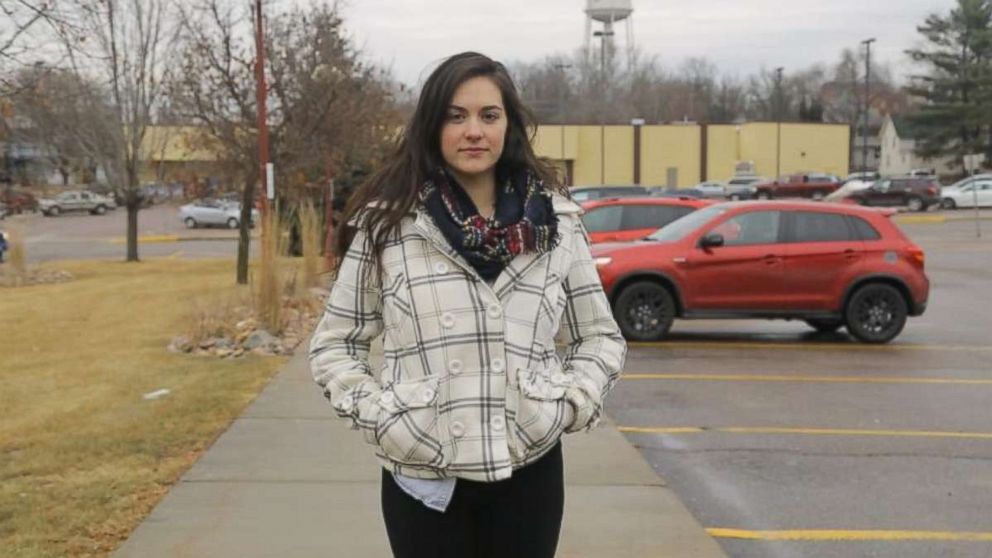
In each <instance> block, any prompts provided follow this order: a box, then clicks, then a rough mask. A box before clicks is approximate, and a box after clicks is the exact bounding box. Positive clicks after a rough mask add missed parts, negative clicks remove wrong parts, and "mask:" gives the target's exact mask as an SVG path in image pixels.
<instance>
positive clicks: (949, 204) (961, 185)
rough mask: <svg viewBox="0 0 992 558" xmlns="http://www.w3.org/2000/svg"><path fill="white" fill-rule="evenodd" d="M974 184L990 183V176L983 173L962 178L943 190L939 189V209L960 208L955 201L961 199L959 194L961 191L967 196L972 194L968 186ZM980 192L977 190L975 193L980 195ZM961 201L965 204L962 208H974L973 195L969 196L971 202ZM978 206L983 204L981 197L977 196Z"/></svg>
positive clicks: (991, 180)
mask: <svg viewBox="0 0 992 558" xmlns="http://www.w3.org/2000/svg"><path fill="white" fill-rule="evenodd" d="M976 182H985V183H988V182H992V174H988V173H985V174H976V175H973V176H969V177H967V178H963V179H961V180H958V181H957V182H955V183H954V184H951V185H950V186H944V187H943V188H941V189H940V198H941V199H940V205H941V207H943V208H944V209H954V208H956V207H961V206H959V205H958V204H957V201H956V200H958V199H960V198H961V196H960V194H961V192H962V191H967V192H968V193H969V194H971V193H972V192H971V187H970V186H971V185H972V184H974V183H976ZM981 192H982V189H981V188H979V190H978V192H977V193H979V194H981ZM963 201H965V202H966V203H967V205H965V206H964V207H974V195H973V194H972V196H971V201H968V200H963ZM978 205H979V206H982V205H984V204H983V202H982V201H981V196H979V203H978Z"/></svg>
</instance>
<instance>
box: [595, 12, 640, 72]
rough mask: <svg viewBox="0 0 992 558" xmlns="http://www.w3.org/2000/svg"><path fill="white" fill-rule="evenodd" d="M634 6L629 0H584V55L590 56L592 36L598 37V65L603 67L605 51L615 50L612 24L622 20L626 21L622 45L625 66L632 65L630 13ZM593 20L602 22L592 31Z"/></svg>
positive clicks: (631, 20) (632, 49) (631, 19)
mask: <svg viewBox="0 0 992 558" xmlns="http://www.w3.org/2000/svg"><path fill="white" fill-rule="evenodd" d="M632 13H634V6H633V5H632V2H631V0H586V37H585V43H586V56H592V49H591V48H590V46H591V44H590V43H591V42H592V39H593V38H598V39H599V40H600V43H599V60H600V67H601V68H605V65H606V59H607V53H608V52H616V50H615V49H616V46H615V45H616V41H615V40H614V36H615V31H614V30H613V24H614V23H617V22H620V21H623V22H625V23H626V33H627V36H626V37H625V41H624V47H625V50H626V55H627V56H626V58H627V66H628V67H630V66H631V65H633V59H634V20H633V18H631V14H632ZM593 21H595V22H597V23H599V24H602V25H601V28H600V29H599V30H597V31H593Z"/></svg>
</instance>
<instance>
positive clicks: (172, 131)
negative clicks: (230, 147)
mask: <svg viewBox="0 0 992 558" xmlns="http://www.w3.org/2000/svg"><path fill="white" fill-rule="evenodd" d="M212 146H213V142H212V141H211V139H210V137H209V136H208V135H207V134H206V133H205V131H204V130H202V129H200V128H197V127H195V126H149V127H148V128H147V129H146V130H145V137H144V138H143V141H142V142H141V152H142V160H143V161H144V162H145V164H144V167H143V168H142V169H141V174H140V179H141V182H142V183H147V182H160V183H170V182H192V181H197V180H202V179H207V178H209V177H213V178H218V177H221V176H225V174H226V171H227V170H228V169H227V165H225V164H224V161H221V159H220V155H219V151H220V150H219V149H217V148H215V147H212Z"/></svg>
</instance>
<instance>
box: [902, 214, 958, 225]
mask: <svg viewBox="0 0 992 558" xmlns="http://www.w3.org/2000/svg"><path fill="white" fill-rule="evenodd" d="M892 220H893V221H895V222H897V223H911V224H919V223H928V224H930V223H944V222H946V221H947V217H945V216H943V215H896V216H894V217H893V218H892Z"/></svg>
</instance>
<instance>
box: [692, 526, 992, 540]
mask: <svg viewBox="0 0 992 558" xmlns="http://www.w3.org/2000/svg"><path fill="white" fill-rule="evenodd" d="M706 532H707V533H709V534H710V536H712V537H716V538H720V539H748V540H759V541H992V532H981V531H977V532H976V531H972V532H969V531H864V530H836V529H799V530H791V531H747V530H744V529H724V528H718V527H710V528H708V529H706Z"/></svg>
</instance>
